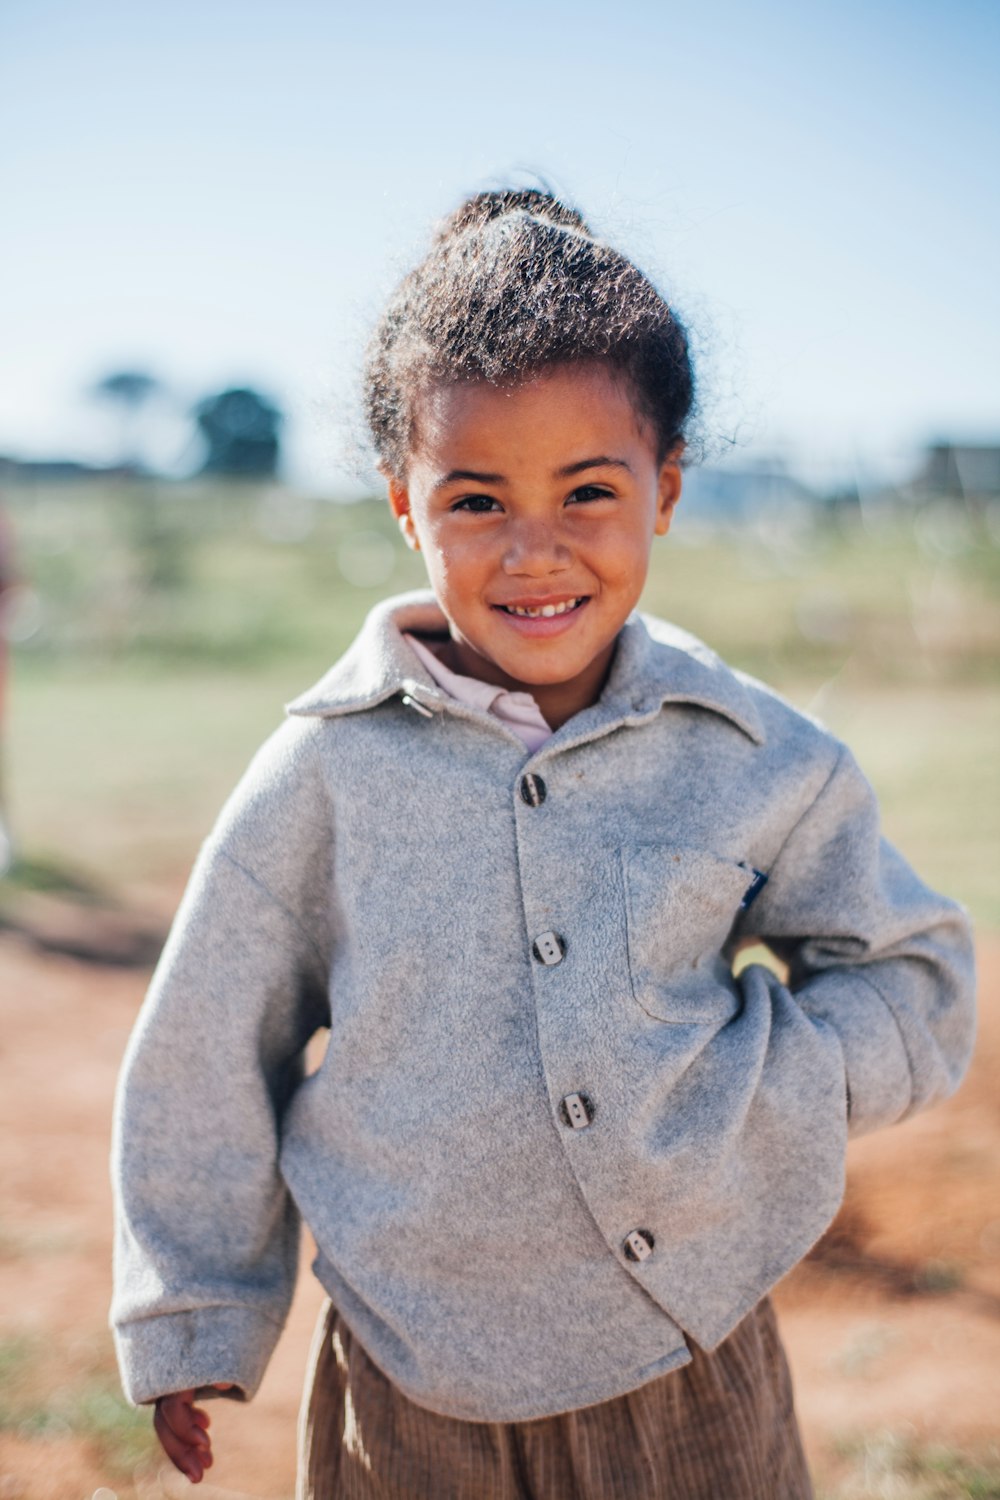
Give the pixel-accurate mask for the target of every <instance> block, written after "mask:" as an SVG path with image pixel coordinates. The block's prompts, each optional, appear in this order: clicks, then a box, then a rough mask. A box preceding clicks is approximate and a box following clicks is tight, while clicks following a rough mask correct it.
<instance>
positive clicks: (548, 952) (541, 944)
mask: <svg viewBox="0 0 1000 1500" xmlns="http://www.w3.org/2000/svg"><path fill="white" fill-rule="evenodd" d="M531 951H532V953H533V954H534V955H535V957H536V958H537V960H538V962H539V963H540V964H545V965H546V966H548V967H551V966H552V965H553V964H561V963H562V961H563V958H564V957H565V954H566V940H565V938H561V937H560V936H559V934H558V932H542V933H540V934H539V936H538V937H536V938H535V941H534V942H533V943H532V945H531Z"/></svg>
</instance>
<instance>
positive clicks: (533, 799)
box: [521, 771, 549, 807]
mask: <svg viewBox="0 0 1000 1500" xmlns="http://www.w3.org/2000/svg"><path fill="white" fill-rule="evenodd" d="M548 794H549V793H548V788H547V787H546V785H545V782H544V781H543V780H542V778H541V777H540V776H536V775H534V773H533V772H532V771H526V772H525V774H524V775H523V776H522V777H521V801H522V802H526V803H527V804H528V806H529V807H541V805H542V803H543V802H544V801H545V799H546V797H547V796H548Z"/></svg>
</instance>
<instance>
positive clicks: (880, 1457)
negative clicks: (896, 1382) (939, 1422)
mask: <svg viewBox="0 0 1000 1500" xmlns="http://www.w3.org/2000/svg"><path fill="white" fill-rule="evenodd" d="M835 1451H836V1453H837V1455H838V1457H839V1458H840V1459H841V1460H845V1459H846V1460H847V1462H848V1464H849V1466H850V1469H849V1473H848V1474H847V1475H846V1476H845V1477H843V1478H842V1479H840V1480H839V1481H838V1482H837V1483H836V1484H835V1485H834V1486H833V1487H832V1488H831V1487H830V1486H826V1487H822V1486H820V1487H818V1488H817V1500H1000V1446H997V1445H996V1444H993V1445H991V1446H990V1447H989V1448H988V1449H987V1450H986V1451H985V1452H981V1453H978V1454H969V1453H963V1452H961V1451H960V1450H959V1449H957V1448H955V1447H952V1446H946V1445H943V1444H930V1445H921V1444H918V1443H916V1442H915V1441H913V1440H912V1439H911V1438H909V1437H906V1436H903V1435H901V1434H899V1433H894V1432H881V1433H876V1434H874V1435H870V1434H869V1435H864V1436H854V1435H852V1436H848V1437H844V1438H842V1439H841V1440H840V1441H839V1442H838V1443H837V1444H836V1445H835Z"/></svg>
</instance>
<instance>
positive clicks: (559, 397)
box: [412, 365, 654, 474]
mask: <svg viewBox="0 0 1000 1500" xmlns="http://www.w3.org/2000/svg"><path fill="white" fill-rule="evenodd" d="M653 449H654V442H653V438H652V435H651V434H650V433H649V431H648V429H647V427H646V426H645V424H644V423H643V422H642V419H641V417H640V416H639V414H638V413H637V411H636V408H635V403H634V401H633V399H632V396H631V393H630V391H629V390H628V387H627V385H626V384H625V383H624V382H623V381H621V380H618V379H616V378H615V377H614V375H613V374H609V373H608V372H607V371H606V370H604V369H602V368H601V367H600V366H594V365H560V366H557V367H556V368H555V369H553V370H546V371H544V372H542V373H541V374H538V375H533V376H531V377H529V378H527V379H525V380H521V381H518V382H516V383H512V384H510V385H503V386H496V385H490V384H488V383H487V382H485V381H461V382H455V383H450V384H439V385H434V386H431V387H430V388H429V389H427V390H426V391H425V392H424V393H423V394H422V396H421V397H420V399H419V400H418V402H417V404H416V408H415V411H414V433H413V448H412V462H413V463H414V464H415V465H420V466H429V467H431V468H434V469H437V468H439V467H443V468H445V469H451V468H469V469H483V470H490V471H491V472H498V473H504V474H506V473H508V472H510V471H511V470H516V469H518V468H528V467H531V468H536V467H539V466H549V467H551V468H552V469H556V468H560V467H563V466H564V465H565V464H567V463H571V462H573V461H574V460H576V459H580V458H588V457H592V456H594V455H596V454H606V455H608V456H617V457H626V456H628V455H629V454H631V455H632V456H633V457H634V456H635V455H636V453H637V451H638V450H648V451H649V452H650V453H652V452H653Z"/></svg>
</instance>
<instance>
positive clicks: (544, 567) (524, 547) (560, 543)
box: [503, 518, 572, 578]
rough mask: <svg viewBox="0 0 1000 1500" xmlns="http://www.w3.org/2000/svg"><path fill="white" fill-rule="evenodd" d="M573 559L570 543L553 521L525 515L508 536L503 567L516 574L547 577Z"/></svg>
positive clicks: (563, 568)
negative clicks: (563, 537)
mask: <svg viewBox="0 0 1000 1500" xmlns="http://www.w3.org/2000/svg"><path fill="white" fill-rule="evenodd" d="M571 561H572V557H571V553H570V549H569V547H568V546H567V545H566V543H565V541H564V540H563V539H562V538H561V537H560V535H559V531H558V528H557V527H555V526H553V525H552V524H551V523H550V522H549V521H544V520H530V519H528V518H523V519H521V520H519V521H518V522H517V524H516V525H515V526H514V528H513V530H512V532H511V533H510V534H509V536H508V539H507V546H506V548H505V550H504V556H503V568H504V572H505V573H509V574H510V575H511V576H512V577H526V578H545V577H548V576H549V574H552V573H562V572H564V571H565V569H566V568H568V567H569V565H570V563H571Z"/></svg>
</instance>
